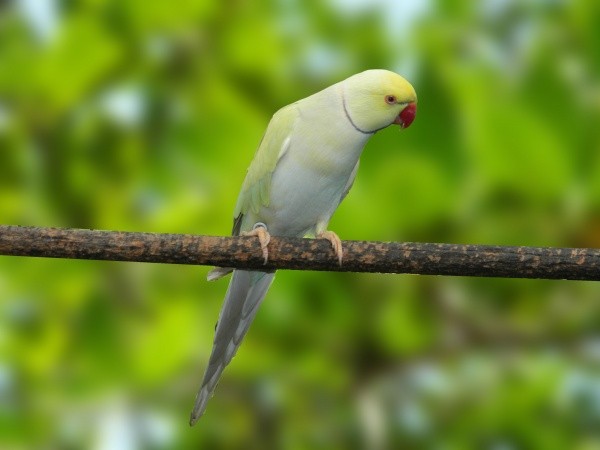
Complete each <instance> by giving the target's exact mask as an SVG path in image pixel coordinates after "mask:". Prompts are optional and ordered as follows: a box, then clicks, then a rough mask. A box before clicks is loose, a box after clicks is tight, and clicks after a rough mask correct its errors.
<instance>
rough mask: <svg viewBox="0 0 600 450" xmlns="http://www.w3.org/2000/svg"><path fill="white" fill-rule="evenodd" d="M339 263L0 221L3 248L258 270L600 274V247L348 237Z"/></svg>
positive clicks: (315, 252) (230, 243)
mask: <svg viewBox="0 0 600 450" xmlns="http://www.w3.org/2000/svg"><path fill="white" fill-rule="evenodd" d="M343 246H344V262H343V265H342V266H339V264H338V262H337V258H336V257H335V255H334V253H333V251H332V249H331V245H330V243H329V242H328V241H326V240H323V239H301V238H281V237H275V236H273V237H272V239H271V242H270V244H269V262H268V263H267V264H266V265H264V264H263V258H262V253H261V250H260V245H259V243H258V239H256V238H254V237H220V236H198V235H190V234H161V233H137V232H123V231H100V230H81V229H69V228H37V227H21V226H11V225H0V255H8V256H37V257H46V258H70V259H93V260H107V261H131V262H153V263H166V264H197V265H213V266H221V267H233V268H236V269H253V270H275V269H292V270H328V271H339V272H379V273H410V274H423V275H455V276H478V277H505V278H546V279H569V280H600V249H591V248H552V247H508V246H493V245H458V244H428V243H410V242H371V241H344V242H343Z"/></svg>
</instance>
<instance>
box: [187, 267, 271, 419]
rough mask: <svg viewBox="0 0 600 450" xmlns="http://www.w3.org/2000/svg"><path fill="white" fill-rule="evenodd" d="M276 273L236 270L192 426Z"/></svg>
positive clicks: (192, 415)
mask: <svg viewBox="0 0 600 450" xmlns="http://www.w3.org/2000/svg"><path fill="white" fill-rule="evenodd" d="M274 276H275V272H270V273H265V272H248V271H246V270H234V271H233V276H232V278H231V282H230V283H229V288H228V289H227V294H225V301H224V302H223V307H222V308H221V314H220V315H219V321H218V322H217V327H216V330H215V341H214V344H213V348H212V353H211V354H210V359H209V360H208V366H207V367H206V371H205V372H204V379H203V380H202V385H201V387H200V391H199V392H198V395H197V396H196V402H195V403H194V409H193V410H192V414H191V416H190V426H191V425H194V424H195V423H196V422H197V421H198V419H199V418H200V417H201V416H202V414H204V410H205V409H206V404H207V403H208V400H209V399H210V397H212V394H213V391H214V390H215V387H216V386H217V383H218V382H219V378H220V377H221V373H223V370H224V369H225V367H226V366H227V364H229V362H230V361H231V358H233V356H234V355H235V352H236V351H237V349H238V347H239V346H240V344H241V343H242V339H243V338H244V336H245V335H246V332H247V331H248V328H249V327H250V324H251V323H252V320H253V319H254V316H255V315H256V311H257V310H258V306H259V305H260V303H261V301H262V299H263V298H264V297H265V295H266V293H267V290H268V289H269V286H271V283H272V282H273V277H274Z"/></svg>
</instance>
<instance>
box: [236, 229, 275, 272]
mask: <svg viewBox="0 0 600 450" xmlns="http://www.w3.org/2000/svg"><path fill="white" fill-rule="evenodd" d="M240 234H241V235H242V236H256V237H258V241H259V242H260V248H261V250H262V254H263V257H264V258H265V262H264V264H267V262H268V261H269V249H268V248H267V246H268V245H269V241H270V240H271V235H270V234H269V232H268V231H267V226H266V225H265V224H264V223H262V222H257V223H255V224H254V226H253V227H252V230H250V231H242V232H241V233H240Z"/></svg>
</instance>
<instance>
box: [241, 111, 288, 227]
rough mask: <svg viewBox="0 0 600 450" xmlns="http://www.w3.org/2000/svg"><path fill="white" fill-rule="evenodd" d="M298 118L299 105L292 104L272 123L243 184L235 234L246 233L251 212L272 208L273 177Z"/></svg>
mask: <svg viewBox="0 0 600 450" xmlns="http://www.w3.org/2000/svg"><path fill="white" fill-rule="evenodd" d="M298 117H299V113H298V109H297V108H296V105H295V104H291V105H288V106H285V107H283V108H281V109H280V110H279V111H277V112H276V113H275V114H274V115H273V118H272V119H271V122H269V125H268V126H267V131H265V134H264V136H263V138H262V140H261V142H260V145H259V146H258V150H257V151H256V154H255V155H254V159H253V160H252V163H251V164H250V167H249V168H248V172H247V174H246V178H245V180H244V183H243V184H242V190H241V192H240V195H239V197H238V200H237V204H236V206H235V210H234V213H233V217H234V221H233V233H232V234H233V235H238V234H239V233H240V231H247V230H242V229H241V224H242V218H243V216H244V215H245V214H247V213H248V212H250V211H251V212H253V213H255V214H256V213H258V211H259V210H260V208H261V207H262V206H269V202H270V195H271V176H272V174H273V172H274V171H275V167H276V166H277V162H278V161H279V160H280V159H281V158H282V156H283V155H284V154H285V152H286V151H287V150H288V149H289V146H290V136H291V134H292V131H293V128H294V124H295V123H296V120H297V119H298Z"/></svg>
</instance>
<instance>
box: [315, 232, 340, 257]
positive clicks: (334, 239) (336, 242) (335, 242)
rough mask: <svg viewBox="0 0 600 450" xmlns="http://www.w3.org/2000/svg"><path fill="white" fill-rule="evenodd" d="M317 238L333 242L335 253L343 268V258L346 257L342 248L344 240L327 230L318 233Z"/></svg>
mask: <svg viewBox="0 0 600 450" xmlns="http://www.w3.org/2000/svg"><path fill="white" fill-rule="evenodd" d="M317 238H319V239H327V240H328V241H329V242H331V246H332V247H333V251H334V252H335V254H336V256H337V258H338V261H339V263H340V266H341V265H342V258H343V257H344V249H343V248H342V240H341V239H340V238H339V236H338V235H337V234H335V233H334V232H333V231H329V230H325V231H321V232H319V233H317Z"/></svg>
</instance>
